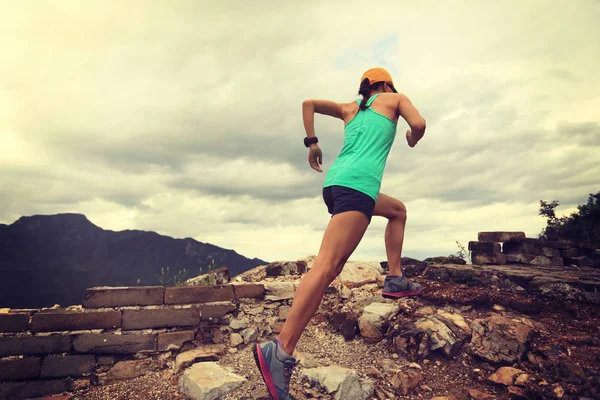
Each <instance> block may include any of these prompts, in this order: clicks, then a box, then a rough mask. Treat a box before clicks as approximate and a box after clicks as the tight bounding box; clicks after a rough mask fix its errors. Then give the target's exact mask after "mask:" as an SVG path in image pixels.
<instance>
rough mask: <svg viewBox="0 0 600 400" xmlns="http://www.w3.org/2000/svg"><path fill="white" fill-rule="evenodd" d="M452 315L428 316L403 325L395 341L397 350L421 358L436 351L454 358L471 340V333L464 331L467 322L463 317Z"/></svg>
mask: <svg viewBox="0 0 600 400" xmlns="http://www.w3.org/2000/svg"><path fill="white" fill-rule="evenodd" d="M445 314H448V313H445ZM450 315H451V314H448V315H441V314H438V315H435V316H426V317H423V318H419V319H418V320H416V321H415V322H409V323H407V324H405V325H403V326H402V327H401V328H400V331H399V336H398V337H396V340H395V345H396V348H397V349H398V350H400V351H402V352H406V353H409V354H412V355H416V356H420V357H425V356H427V355H428V354H429V353H430V352H432V351H436V350H439V351H441V352H442V353H443V354H445V355H447V356H453V355H454V354H456V352H457V351H458V349H460V348H461V347H462V345H463V344H464V343H465V342H466V341H467V340H468V339H469V337H470V332H469V331H468V330H466V329H464V325H466V322H465V321H464V319H462V317H460V316H452V317H449V316H450ZM454 321H457V322H458V323H459V325H457V324H456V323H455V322H454ZM461 326H462V327H461Z"/></svg>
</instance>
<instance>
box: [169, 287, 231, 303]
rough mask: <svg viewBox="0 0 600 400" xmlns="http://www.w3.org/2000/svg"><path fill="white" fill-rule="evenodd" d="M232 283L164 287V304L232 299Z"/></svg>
mask: <svg viewBox="0 0 600 400" xmlns="http://www.w3.org/2000/svg"><path fill="white" fill-rule="evenodd" d="M234 298H235V297H234V295H233V286H232V285H215V286H178V287H168V288H166V289H165V304H194V303H209V302H215V301H232V300H234Z"/></svg>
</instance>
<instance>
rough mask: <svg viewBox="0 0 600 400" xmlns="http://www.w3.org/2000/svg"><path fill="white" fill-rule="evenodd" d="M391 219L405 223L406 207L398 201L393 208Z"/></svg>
mask: <svg viewBox="0 0 600 400" xmlns="http://www.w3.org/2000/svg"><path fill="white" fill-rule="evenodd" d="M393 210H394V212H393V215H394V217H393V219H399V220H402V221H406V215H407V214H406V206H405V205H404V203H403V202H401V201H400V200H396V201H395V202H394V206H393Z"/></svg>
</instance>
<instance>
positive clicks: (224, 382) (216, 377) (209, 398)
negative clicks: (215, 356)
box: [179, 362, 246, 400]
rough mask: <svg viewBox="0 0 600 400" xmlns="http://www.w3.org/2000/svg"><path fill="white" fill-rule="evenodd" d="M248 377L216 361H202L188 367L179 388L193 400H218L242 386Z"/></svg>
mask: <svg viewBox="0 0 600 400" xmlns="http://www.w3.org/2000/svg"><path fill="white" fill-rule="evenodd" d="M245 381H246V378H244V377H243V376H240V375H237V374H235V373H233V368H230V367H229V368H225V367H222V366H220V365H219V364H217V363H216V362H202V363H197V364H194V365H193V366H192V367H190V368H188V369H187V370H186V371H185V372H184V373H183V375H182V376H181V379H180V380H179V390H180V391H181V392H183V393H184V394H185V395H187V396H189V397H190V398H191V399H192V400H217V399H221V398H223V397H225V396H226V395H227V394H228V393H229V392H231V391H233V390H235V389H237V388H238V387H240V386H241V385H242V384H243V383H244V382H245Z"/></svg>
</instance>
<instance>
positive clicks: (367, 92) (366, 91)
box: [358, 78, 383, 111]
mask: <svg viewBox="0 0 600 400" xmlns="http://www.w3.org/2000/svg"><path fill="white" fill-rule="evenodd" d="M381 84H383V82H377V83H375V84H373V85H369V78H365V79H363V81H362V82H361V83H360V88H359V89H358V94H359V95H361V96H362V97H363V98H362V101H361V102H360V106H359V110H362V111H364V110H366V109H367V107H368V106H367V102H368V101H369V99H370V98H371V92H373V91H374V90H377V87H378V86H381Z"/></svg>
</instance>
